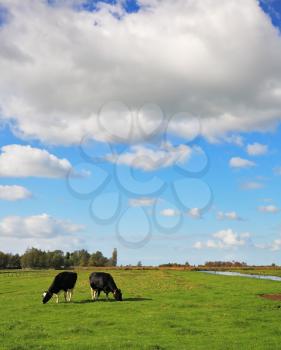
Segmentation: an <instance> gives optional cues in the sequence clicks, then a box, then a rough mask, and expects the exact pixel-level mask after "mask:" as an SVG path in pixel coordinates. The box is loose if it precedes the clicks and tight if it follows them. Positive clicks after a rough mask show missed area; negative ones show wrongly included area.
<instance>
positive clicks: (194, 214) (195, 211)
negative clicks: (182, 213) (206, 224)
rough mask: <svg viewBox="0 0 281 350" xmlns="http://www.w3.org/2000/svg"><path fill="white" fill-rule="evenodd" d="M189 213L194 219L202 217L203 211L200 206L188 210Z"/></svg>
mask: <svg viewBox="0 0 281 350" xmlns="http://www.w3.org/2000/svg"><path fill="white" fill-rule="evenodd" d="M187 215H189V216H190V217H191V218H193V219H201V218H202V216H201V211H200V209H199V208H191V209H190V210H189V211H188V213H187Z"/></svg>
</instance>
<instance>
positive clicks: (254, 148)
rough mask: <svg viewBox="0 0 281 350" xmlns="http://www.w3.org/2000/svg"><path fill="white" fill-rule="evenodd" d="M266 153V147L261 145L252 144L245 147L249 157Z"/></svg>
mask: <svg viewBox="0 0 281 350" xmlns="http://www.w3.org/2000/svg"><path fill="white" fill-rule="evenodd" d="M267 152H268V146H267V145H263V144H261V143H257V142H255V143H252V144H249V145H247V153H248V154H249V155H250V156H261V155H264V154H266V153H267Z"/></svg>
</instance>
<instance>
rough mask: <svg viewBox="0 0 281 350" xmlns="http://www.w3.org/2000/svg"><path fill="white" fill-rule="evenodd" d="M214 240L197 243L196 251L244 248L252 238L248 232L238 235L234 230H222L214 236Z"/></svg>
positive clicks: (195, 245)
mask: <svg viewBox="0 0 281 350" xmlns="http://www.w3.org/2000/svg"><path fill="white" fill-rule="evenodd" d="M212 236H213V238H214V239H208V240H207V241H206V242H201V241H197V242H195V243H194V245H193V247H194V248H196V249H203V248H214V249H232V248H237V247H241V246H244V245H245V244H246V243H247V240H248V239H249V237H250V234H249V233H248V232H245V233H241V234H238V233H236V232H234V231H233V230H232V229H227V230H221V231H218V232H216V233H214V234H213V235H212Z"/></svg>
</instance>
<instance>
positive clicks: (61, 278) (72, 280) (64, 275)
mask: <svg viewBox="0 0 281 350" xmlns="http://www.w3.org/2000/svg"><path fill="white" fill-rule="evenodd" d="M76 281H77V273H76V272H69V271H64V272H60V273H59V274H57V275H56V277H55V278H54V281H53V283H52V284H51V286H50V288H49V291H50V292H51V293H58V292H59V291H61V290H63V291H65V292H66V291H67V290H68V289H73V288H74V286H75V284H76Z"/></svg>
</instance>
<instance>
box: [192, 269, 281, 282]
mask: <svg viewBox="0 0 281 350" xmlns="http://www.w3.org/2000/svg"><path fill="white" fill-rule="evenodd" d="M199 272H203V273H210V274H212V275H224V276H240V277H248V278H257V279H261V280H271V281H281V277H278V276H268V275H250V274H247V273H240V272H230V271H199Z"/></svg>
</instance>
